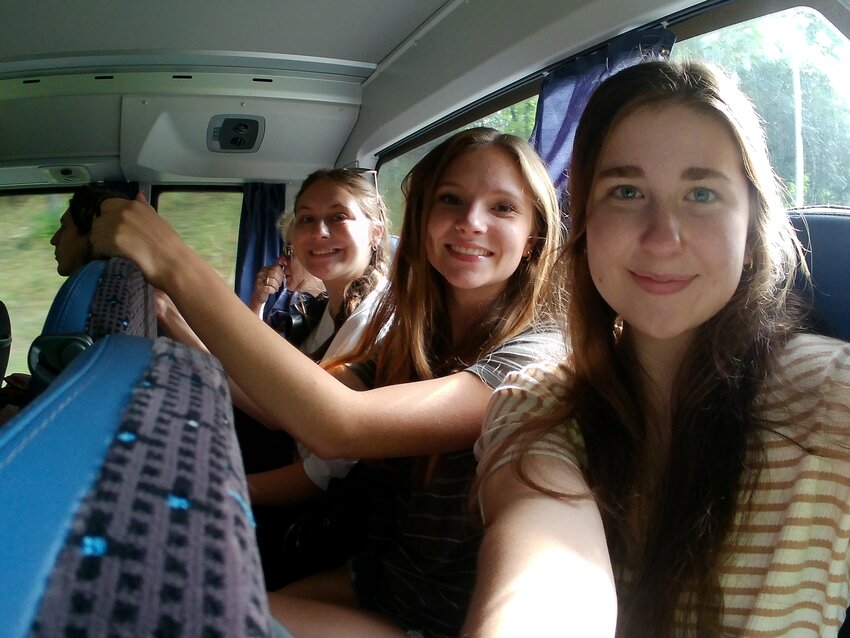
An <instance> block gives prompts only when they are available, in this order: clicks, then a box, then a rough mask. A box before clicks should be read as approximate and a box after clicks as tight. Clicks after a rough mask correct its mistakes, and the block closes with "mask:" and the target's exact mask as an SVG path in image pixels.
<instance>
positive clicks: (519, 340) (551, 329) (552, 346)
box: [467, 325, 567, 388]
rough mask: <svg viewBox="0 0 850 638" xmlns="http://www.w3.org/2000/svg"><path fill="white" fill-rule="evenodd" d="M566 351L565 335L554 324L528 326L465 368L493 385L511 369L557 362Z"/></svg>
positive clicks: (493, 386)
mask: <svg viewBox="0 0 850 638" xmlns="http://www.w3.org/2000/svg"><path fill="white" fill-rule="evenodd" d="M566 353H567V348H566V341H565V338H564V335H563V333H562V332H561V331H560V330H558V328H557V327H555V326H554V325H542V326H531V327H529V328H527V329H526V330H524V331H523V332H520V333H519V334H517V335H515V336H513V337H511V338H510V339H507V340H506V341H504V342H502V343H501V344H499V345H498V346H496V347H494V348H493V349H492V350H490V351H489V352H487V353H485V354H484V355H483V356H482V357H480V358H479V360H478V361H476V362H475V363H474V364H473V365H471V366H470V367H469V368H467V371H468V372H472V373H473V374H476V375H478V376H479V377H480V378H481V379H482V381H484V382H485V383H486V384H487V385H489V386H490V387H492V388H496V387H498V386H500V385H502V383H503V382H504V381H505V378H506V377H507V375H508V374H510V373H512V372H516V371H518V370H522V369H523V368H525V367H527V366H532V365H539V364H543V365H546V364H558V363H560V362H562V361H563V360H564V358H565V357H566Z"/></svg>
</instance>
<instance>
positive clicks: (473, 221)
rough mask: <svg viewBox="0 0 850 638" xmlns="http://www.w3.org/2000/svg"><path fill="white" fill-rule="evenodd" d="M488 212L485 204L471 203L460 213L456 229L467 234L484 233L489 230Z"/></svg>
mask: <svg viewBox="0 0 850 638" xmlns="http://www.w3.org/2000/svg"><path fill="white" fill-rule="evenodd" d="M486 214H487V211H486V209H485V207H484V205H483V204H480V203H478V202H471V203H470V204H469V205H468V206H466V208H465V209H464V210H463V211H462V212H460V214H459V216H458V219H457V221H456V222H455V228H457V229H458V230H460V231H463V232H467V233H483V232H484V231H485V230H487V218H486Z"/></svg>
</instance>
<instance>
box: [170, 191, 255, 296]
mask: <svg viewBox="0 0 850 638" xmlns="http://www.w3.org/2000/svg"><path fill="white" fill-rule="evenodd" d="M157 211H158V212H159V214H160V215H161V216H162V217H163V218H164V219H165V220H167V221H168V223H169V224H171V225H172V226H173V227H174V229H175V230H176V231H177V233H178V234H179V235H180V237H181V238H182V239H183V241H185V242H186V244H187V245H188V246H189V247H190V248H191V249H192V250H194V251H195V252H197V253H198V254H199V255H200V256H201V257H203V258H204V259H205V260H206V261H207V263H208V264H210V265H211V266H212V267H213V268H215V270H216V272H218V274H219V275H220V276H221V278H222V279H224V280H225V281H226V282H227V283H228V285H229V286H230V287H231V288H233V287H234V281H235V277H236V274H235V273H236V243H237V239H238V236H239V217H240V215H241V212H242V192H241V191H238V192H236V191H232V190H231V191H222V190H195V189H193V190H161V191H160V192H159V196H158V198H157Z"/></svg>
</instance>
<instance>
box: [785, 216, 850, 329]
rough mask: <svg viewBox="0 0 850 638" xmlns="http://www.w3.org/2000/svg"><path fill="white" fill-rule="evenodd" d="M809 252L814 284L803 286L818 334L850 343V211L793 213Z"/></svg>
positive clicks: (807, 259) (794, 223) (799, 232)
mask: <svg viewBox="0 0 850 638" xmlns="http://www.w3.org/2000/svg"><path fill="white" fill-rule="evenodd" d="M789 216H790V218H791V223H792V224H793V225H794V228H795V229H796V230H797V234H798V236H799V238H800V242H801V243H802V244H803V248H805V249H806V251H807V255H806V262H807V264H808V266H809V272H810V273H811V284H810V285H809V284H804V285H801V288H802V290H801V292H802V294H803V296H804V297H805V298H806V299H807V300H809V301H811V303H812V306H813V312H812V317H811V319H812V324H813V328H814V329H815V330H817V331H818V332H823V333H825V334H828V335H830V336H834V337H838V338H840V339H843V340H845V341H850V210H847V211H841V210H834V209H821V208H816V209H802V210H791V211H789Z"/></svg>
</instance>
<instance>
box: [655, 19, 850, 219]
mask: <svg viewBox="0 0 850 638" xmlns="http://www.w3.org/2000/svg"><path fill="white" fill-rule="evenodd" d="M671 57H672V58H673V59H682V58H687V57H697V58H702V59H706V60H709V61H711V62H713V63H715V64H717V65H719V66H721V67H723V68H725V69H726V70H727V71H728V72H730V73H731V74H733V75H735V76H737V78H738V81H739V85H740V86H741V88H742V89H743V90H744V91H745V92H746V93H747V94H748V95H749V96H750V99H752V100H753V102H754V104H755V106H756V109H757V110H758V112H759V113H760V115H761V116H762V118H763V119H764V121H765V128H766V131H767V137H768V146H769V148H770V153H771V159H772V161H773V166H774V169H775V170H776V172H777V173H778V174H779V176H780V178H782V181H783V182H784V184H785V186H786V188H787V190H788V202H787V204H788V205H789V206H794V207H802V206H830V205H832V206H850V174H848V171H847V167H848V166H850V85H849V84H848V83H847V81H846V77H847V69H848V67H850V42H848V40H847V38H846V37H844V35H843V34H842V33H841V32H840V31H838V29H836V28H835V27H834V26H833V25H832V24H831V23H830V22H828V21H827V20H826V18H824V17H823V16H822V15H821V14H820V13H818V12H817V11H815V10H813V9H809V8H804V7H797V8H793V9H788V10H786V11H781V12H778V13H774V14H770V15H765V16H762V17H759V18H756V19H754V20H749V21H747V22H742V23H740V24H736V25H733V26H730V27H726V28H724V29H719V30H717V31H712V32H710V33H706V34H704V35H701V36H698V37H695V38H691V39H688V40H685V41H683V42H679V43H677V44H676V46H674V47H673V52H672V56H671Z"/></svg>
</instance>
